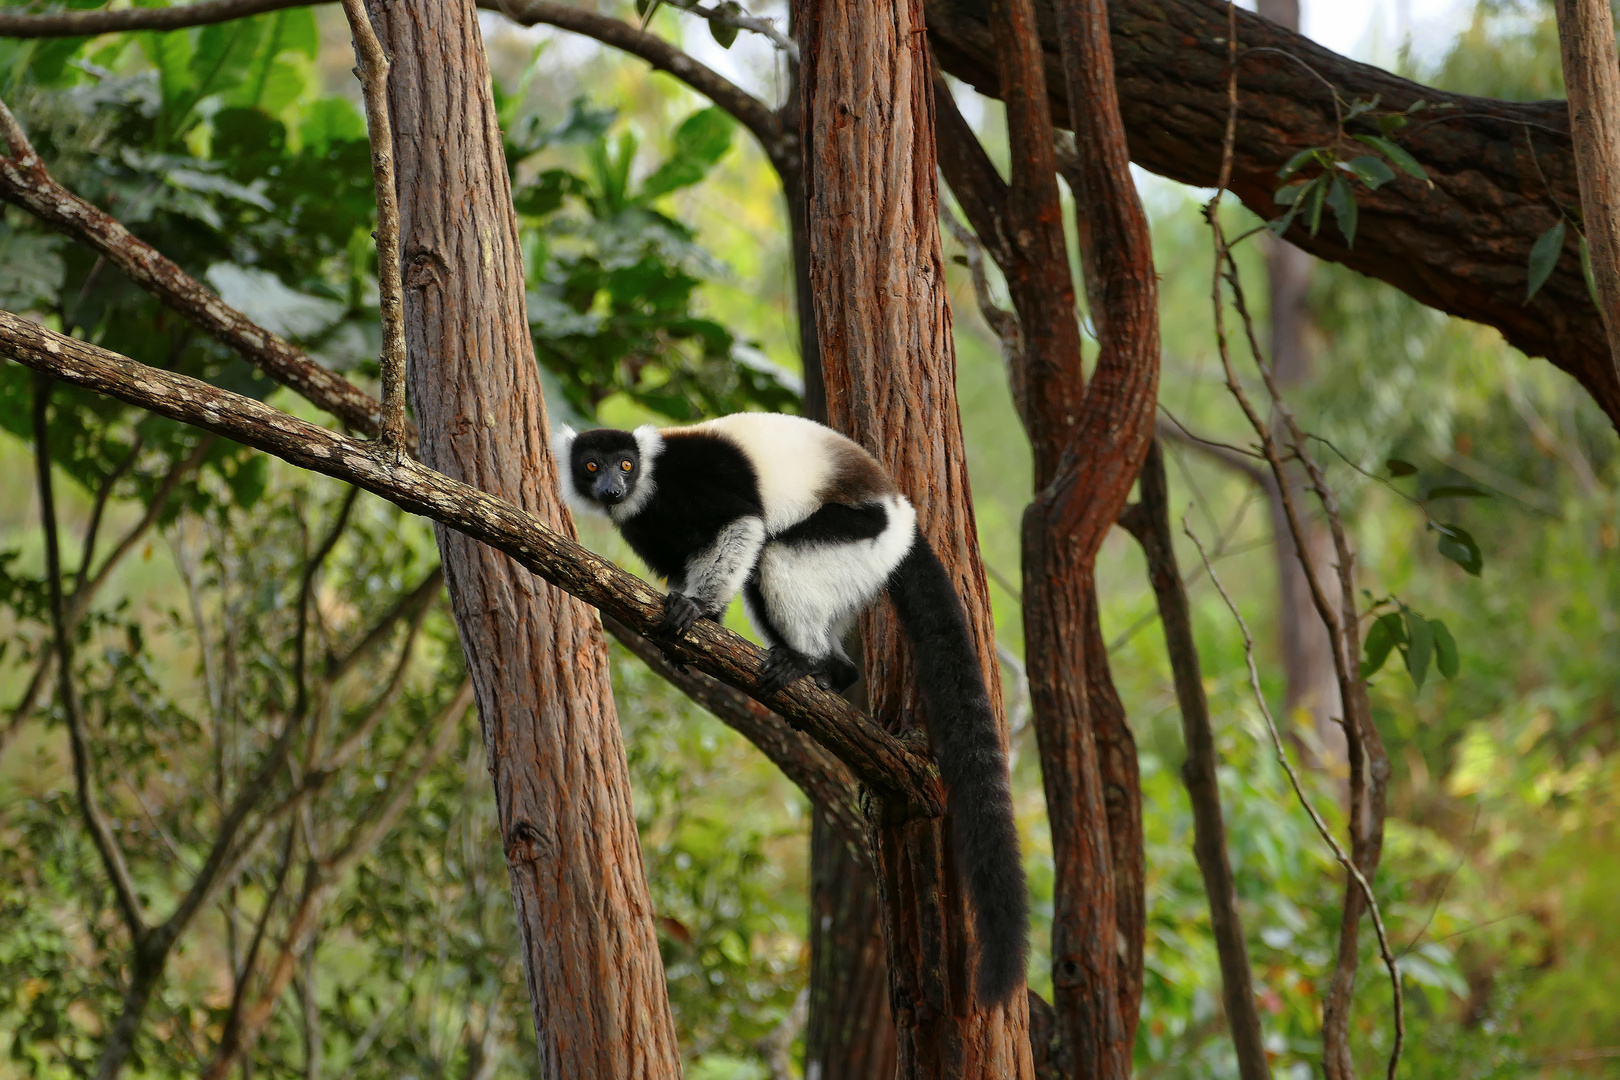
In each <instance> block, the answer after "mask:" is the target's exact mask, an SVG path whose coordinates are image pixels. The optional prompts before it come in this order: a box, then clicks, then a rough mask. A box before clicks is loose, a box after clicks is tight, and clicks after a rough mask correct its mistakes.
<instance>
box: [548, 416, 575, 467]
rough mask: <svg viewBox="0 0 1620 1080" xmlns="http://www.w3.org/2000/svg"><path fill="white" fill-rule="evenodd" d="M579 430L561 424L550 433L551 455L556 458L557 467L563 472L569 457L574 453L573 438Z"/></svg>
mask: <svg viewBox="0 0 1620 1080" xmlns="http://www.w3.org/2000/svg"><path fill="white" fill-rule="evenodd" d="M578 436H579V432H577V431H575V430H574V429H573V428H571V427H569V426H568V425H567V424H563V425H562V426H560V427H559V428H557V430H556V431H554V432H552V433H551V455H552V456H553V457H555V458H556V459H557V467H558V468H559V469H561V470H562V471H563V472H565V473H566V472H567V471H568V462H569V459H570V458H572V457H573V454H574V439H575V438H577V437H578Z"/></svg>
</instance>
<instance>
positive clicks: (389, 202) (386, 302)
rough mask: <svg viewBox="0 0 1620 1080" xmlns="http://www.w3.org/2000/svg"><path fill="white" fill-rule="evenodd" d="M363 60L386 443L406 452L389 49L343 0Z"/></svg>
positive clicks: (353, 1)
mask: <svg viewBox="0 0 1620 1080" xmlns="http://www.w3.org/2000/svg"><path fill="white" fill-rule="evenodd" d="M343 14H344V16H345V17H347V18H348V20H349V32H350V33H351V34H353V35H354V53H355V57H356V58H357V59H358V60H359V66H358V67H357V68H355V72H354V73H355V75H356V77H358V78H359V80H360V89H361V93H362V94H363V95H364V97H365V101H366V133H367V135H368V136H369V137H370V139H371V180H372V186H373V187H375V188H376V190H377V231H376V233H375V234H373V235H375V236H376V238H377V294H378V307H379V309H380V310H381V313H382V352H381V354H379V356H378V358H377V359H378V365H379V366H380V367H381V369H382V407H383V416H382V431H381V432H379V433H378V436H377V438H378V440H379V441H380V442H381V444H382V448H383V449H384V450H386V451H388V452H389V453H391V454H393V455H395V456H396V457H397V456H400V455H402V454H403V453H404V452H405V286H404V285H403V283H402V282H401V280H400V269H399V192H398V190H397V189H396V188H395V186H394V125H393V121H392V120H390V119H389V116H388V71H389V63H388V54H387V53H385V52H383V47H382V42H380V41H378V40H377V31H376V30H375V29H374V28H373V27H372V25H371V16H370V15H368V14H366V5H365V2H364V0H343Z"/></svg>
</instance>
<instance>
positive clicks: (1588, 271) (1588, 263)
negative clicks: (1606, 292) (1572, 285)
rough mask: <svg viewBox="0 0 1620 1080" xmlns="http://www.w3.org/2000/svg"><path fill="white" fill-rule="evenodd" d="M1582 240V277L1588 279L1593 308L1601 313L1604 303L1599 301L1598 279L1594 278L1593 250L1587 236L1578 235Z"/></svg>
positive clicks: (1587, 292)
mask: <svg viewBox="0 0 1620 1080" xmlns="http://www.w3.org/2000/svg"><path fill="white" fill-rule="evenodd" d="M1578 235H1579V236H1580V238H1581V276H1582V277H1584V278H1585V279H1586V295H1587V296H1590V297H1591V298H1592V306H1593V307H1595V308H1597V309H1598V310H1599V311H1602V310H1603V302H1602V301H1601V300H1599V299H1598V291H1597V278H1595V277H1593V276H1592V248H1591V245H1589V244H1588V243H1587V242H1586V234H1585V233H1580V234H1578Z"/></svg>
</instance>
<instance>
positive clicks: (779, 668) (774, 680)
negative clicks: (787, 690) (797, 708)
mask: <svg viewBox="0 0 1620 1080" xmlns="http://www.w3.org/2000/svg"><path fill="white" fill-rule="evenodd" d="M810 671H811V664H810V661H808V660H806V659H805V658H804V657H803V656H800V655H799V654H798V653H796V652H794V651H793V650H792V649H785V648H782V647H781V646H777V647H776V648H774V649H772V650H771V651H770V652H769V653H767V654H766V655H765V663H764V664H763V665H761V666H760V669H759V695H760V696H761V697H770V696H771V695H772V694H775V693H776V692H777V691H779V690H781V689H783V688H784V687H786V686H787V684H788V683H790V682H793V681H794V680H795V679H800V678H803V677H804V676H806V675H808V674H810Z"/></svg>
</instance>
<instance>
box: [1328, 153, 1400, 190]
mask: <svg viewBox="0 0 1620 1080" xmlns="http://www.w3.org/2000/svg"><path fill="white" fill-rule="evenodd" d="M1339 168H1341V169H1343V170H1344V171H1345V172H1348V173H1350V174H1351V175H1353V176H1354V177H1355V178H1356V179H1357V180H1360V181H1361V182H1362V183H1363V184H1366V185H1367V186H1368V187H1370V188H1372V189H1373V190H1374V191H1377V190H1378V189H1379V188H1381V187H1383V186H1384V185H1385V184H1387V183H1389V182H1390V181H1391V180H1393V179H1395V170H1393V169H1391V168H1390V167H1389V166H1388V165H1385V164H1384V163H1383V162H1382V161H1380V160H1378V159H1377V158H1375V157H1373V156H1372V155H1371V154H1362V155H1360V156H1359V157H1353V158H1351V159H1350V160H1349V161H1341V162H1339Z"/></svg>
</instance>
